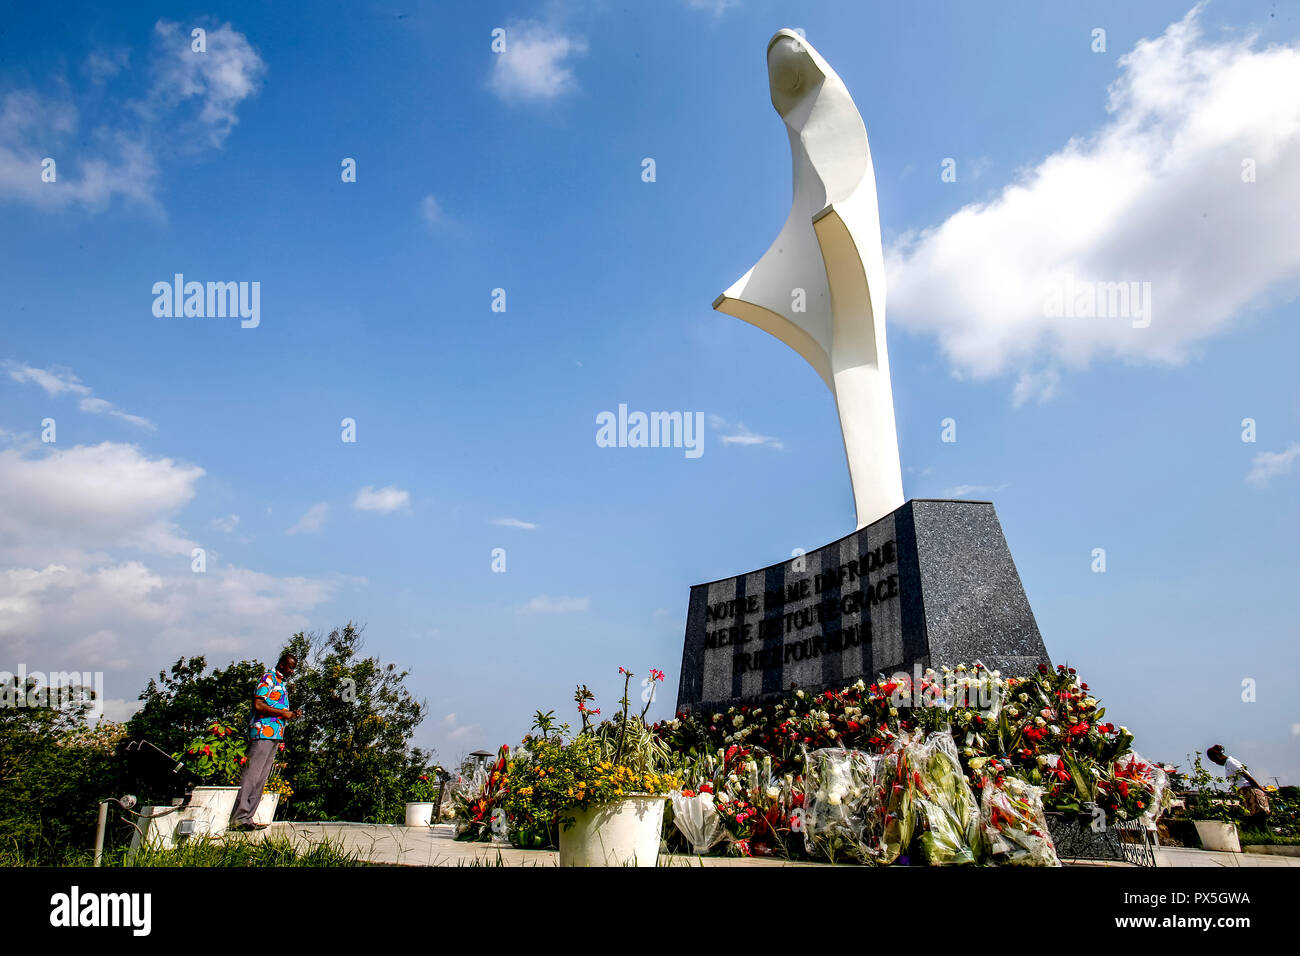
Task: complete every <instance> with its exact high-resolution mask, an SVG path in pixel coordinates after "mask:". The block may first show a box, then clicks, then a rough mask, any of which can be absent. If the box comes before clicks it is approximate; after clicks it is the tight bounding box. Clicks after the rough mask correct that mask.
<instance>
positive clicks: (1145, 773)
mask: <svg viewBox="0 0 1300 956" xmlns="http://www.w3.org/2000/svg"><path fill="white" fill-rule="evenodd" d="M1115 767H1116V768H1117V769H1121V770H1125V771H1129V770H1136V771H1137V772H1138V773H1139V774H1140V775H1141V777H1142V779H1143V781H1145V783H1146V784H1147V786H1148V787H1149V788H1150V789H1151V802H1150V804H1148V806H1147V808H1146V809H1145V810H1144V811H1142V815H1141V816H1140V817H1139V818H1138V819H1140V820H1141V821H1142V823H1143V824H1145V825H1146V826H1147V828H1148V829H1155V825H1156V821H1157V820H1159V819H1160V815H1161V814H1162V813H1164V812H1165V810H1167V809H1168V808H1169V805H1170V803H1171V802H1172V801H1173V794H1172V793H1171V792H1170V790H1169V775H1168V774H1167V773H1165V772H1164V771H1163V770H1161V769H1160V765H1159V764H1154V763H1151V762H1150V761H1149V760H1146V759H1144V758H1143V757H1142V755H1141V754H1140V753H1138V752H1137V751H1136V750H1130V751H1129V752H1128V753H1126V754H1124V755H1123V756H1121V757H1119V758H1118V759H1116V761H1115Z"/></svg>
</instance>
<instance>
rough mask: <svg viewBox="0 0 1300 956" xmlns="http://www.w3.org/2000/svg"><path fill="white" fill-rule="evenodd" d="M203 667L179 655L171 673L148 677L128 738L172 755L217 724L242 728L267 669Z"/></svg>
mask: <svg viewBox="0 0 1300 956" xmlns="http://www.w3.org/2000/svg"><path fill="white" fill-rule="evenodd" d="M207 666H208V662H207V659H206V658H204V657H191V658H188V659H187V658H184V657H182V658H180V660H178V661H177V662H176V663H175V664H173V665H172V666H171V673H170V675H169V674H166V673H164V672H162V671H159V672H158V679H157V680H153V679H150V681H149V686H148V687H146V688H145V689H144V691H143V692H142V693H141V694H140V700H142V701H144V706H143V707H142V708H140V710H138V711H137V712H136V713H135V715H134V716H133V717H132V718H131V719H130V720H129V721H127V724H126V729H127V735H128V736H129V737H130V738H131V739H132V740H147V741H149V743H151V744H153V745H154V746H155V747H157V748H158V749H160V750H163V751H166V752H167V753H169V754H171V753H177V752H179V751H181V750H183V749H184V748H185V747H187V746H189V743H190V741H191V740H193V739H194V738H195V737H198V736H200V735H202V734H203V733H205V732H206V731H207V729H208V728H209V727H210V726H212V722H213V721H215V720H221V721H223V722H224V723H227V724H231V725H233V726H234V727H237V728H239V729H240V730H243V729H244V728H246V727H247V726H248V717H249V711H250V710H251V709H252V706H253V704H252V700H253V690H254V688H256V687H257V682H258V680H259V679H260V678H261V676H262V675H263V674H264V673H266V667H265V666H263V665H262V664H260V663H258V662H257V661H239V662H237V663H235V662H232V663H231V664H230V665H229V666H228V667H226V668H225V669H224V670H222V669H221V668H214V669H213V671H212V673H210V674H209V673H205V671H206V670H207ZM172 796H176V794H172Z"/></svg>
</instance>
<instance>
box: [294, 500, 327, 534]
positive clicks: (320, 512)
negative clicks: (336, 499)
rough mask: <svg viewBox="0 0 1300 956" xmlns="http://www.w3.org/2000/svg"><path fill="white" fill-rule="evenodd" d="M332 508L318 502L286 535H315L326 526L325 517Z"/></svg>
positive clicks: (304, 513)
mask: <svg viewBox="0 0 1300 956" xmlns="http://www.w3.org/2000/svg"><path fill="white" fill-rule="evenodd" d="M329 510H330V506H329V505H328V504H326V503H325V502H323V501H318V502H316V504H314V505H312V506H311V507H310V508H308V509H307V510H306V511H305V512H303V516H302V517H301V518H299V519H298V520H297V521H295V522H294V524H293V527H292V528H290V529H289V530H288V531H286V532H285V534H315V533H316V532H317V531H319V530H320V529H321V528H322V527H324V525H325V516H326V515H327V514H329Z"/></svg>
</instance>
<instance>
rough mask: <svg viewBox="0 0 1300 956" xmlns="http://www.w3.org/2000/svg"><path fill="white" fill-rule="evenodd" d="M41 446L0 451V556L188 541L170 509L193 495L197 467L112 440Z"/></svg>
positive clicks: (174, 546) (181, 549)
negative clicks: (26, 450)
mask: <svg viewBox="0 0 1300 956" xmlns="http://www.w3.org/2000/svg"><path fill="white" fill-rule="evenodd" d="M48 447H49V446H43V447H42V449H41V451H42V452H45V453H44V454H40V453H38V454H37V455H36V456H35V457H28V456H27V455H25V454H23V453H22V452H20V451H19V450H18V449H14V448H9V449H4V450H0V501H4V502H5V503H6V507H5V508H4V509H0V558H2V557H3V556H5V555H6V554H8V555H9V556H10V557H17V558H19V559H21V560H24V561H35V562H38V563H43V562H46V561H60V560H65V559H66V557H67V554H68V550H69V549H74V550H76V549H96V550H97V549H104V548H112V547H129V548H135V549H140V550H145V551H150V552H154V553H164V554H185V555H188V554H189V552H190V549H191V548H192V547H193V542H191V541H187V540H185V539H184V538H183V537H182V536H180V535H179V534H178V533H177V530H176V527H175V525H174V524H173V522H172V520H171V514H172V513H173V512H174V511H176V510H177V509H179V508H181V507H182V506H184V505H186V504H188V503H189V502H190V501H191V500H192V499H193V498H194V495H195V483H196V482H197V481H198V479H199V478H201V477H202V476H203V474H204V472H203V469H202V468H199V467H197V466H194V465H180V464H177V463H176V462H175V461H173V460H172V459H170V458H148V457H146V456H145V455H144V454H142V453H141V451H140V449H139V448H137V447H136V446H134V445H122V444H115V443H113V442H102V443H101V444H98V445H74V446H72V447H70V448H66V449H59V450H56V451H48V452H47V451H46V449H48ZM18 548H21V549H22V553H21V555H19V554H17V553H16V552H15V549H18Z"/></svg>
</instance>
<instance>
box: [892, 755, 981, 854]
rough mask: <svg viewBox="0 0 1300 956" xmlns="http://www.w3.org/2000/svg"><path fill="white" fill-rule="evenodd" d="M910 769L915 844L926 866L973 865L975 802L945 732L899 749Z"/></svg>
mask: <svg viewBox="0 0 1300 956" xmlns="http://www.w3.org/2000/svg"><path fill="white" fill-rule="evenodd" d="M904 753H905V755H906V760H907V762H908V764H909V765H910V767H911V769H912V779H913V783H914V785H915V794H914V796H913V800H912V805H913V807H914V808H915V810H916V817H917V822H918V824H919V825H920V827H921V833H920V844H921V850H922V852H923V853H924V854H925V860H926V862H927V863H929V864H930V865H931V866H954V865H961V864H966V863H974V862H975V857H976V847H977V846H978V845H979V822H980V813H979V803H978V802H977V801H976V799H975V794H974V792H973V791H972V790H971V788H970V784H969V783H968V782H967V781H966V775H965V774H964V773H963V772H962V768H961V763H960V761H959V760H958V759H957V745H956V744H954V743H953V739H952V735H951V734H950V733H948V732H947V731H942V732H938V733H933V734H930V735H929V736H928V737H926V738H925V739H924V740H919V741H915V742H912V743H909V744H907V745H906V747H905V748H904Z"/></svg>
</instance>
